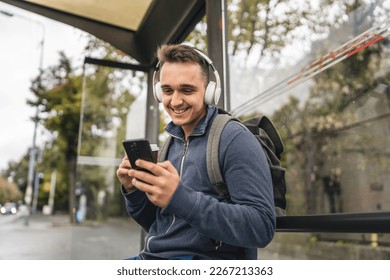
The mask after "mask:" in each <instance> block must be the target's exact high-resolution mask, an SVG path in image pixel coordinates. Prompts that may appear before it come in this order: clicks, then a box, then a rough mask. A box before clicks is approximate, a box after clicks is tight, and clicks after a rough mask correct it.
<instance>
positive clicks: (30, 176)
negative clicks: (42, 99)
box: [0, 10, 45, 207]
mask: <svg viewBox="0 0 390 280" xmlns="http://www.w3.org/2000/svg"><path fill="white" fill-rule="evenodd" d="M0 14H2V15H5V16H8V17H18V18H21V19H23V20H28V21H32V22H34V23H36V24H38V25H39V26H40V28H42V37H41V40H40V42H39V47H40V57H39V75H42V71H43V70H42V67H43V53H44V45H45V26H44V25H43V23H42V22H40V21H37V20H34V19H31V18H29V17H25V16H22V15H18V14H13V13H10V12H7V11H4V10H0ZM38 121H39V107H38V105H37V106H36V111H35V116H34V133H33V140H32V146H31V148H30V149H29V154H30V155H29V163H28V173H27V188H26V192H25V194H24V201H25V203H26V204H27V205H28V206H29V207H31V205H32V200H33V184H34V177H35V176H37V174H35V173H36V165H37V155H38V151H39V148H38V147H37V145H36V138H37V130H38ZM34 175H35V176H34Z"/></svg>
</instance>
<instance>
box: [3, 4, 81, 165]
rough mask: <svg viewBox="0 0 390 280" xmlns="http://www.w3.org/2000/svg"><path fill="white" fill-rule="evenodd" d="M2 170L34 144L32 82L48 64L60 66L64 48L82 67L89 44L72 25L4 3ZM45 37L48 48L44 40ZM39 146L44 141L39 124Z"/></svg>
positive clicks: (74, 61)
mask: <svg viewBox="0 0 390 280" xmlns="http://www.w3.org/2000/svg"><path fill="white" fill-rule="evenodd" d="M0 11H3V12H7V13H11V14H13V15H14V16H13V17H9V16H6V15H4V14H1V13H0V170H3V169H5V168H7V166H8V162H9V161H19V160H20V159H21V158H22V157H23V155H24V154H26V152H27V151H28V148H29V147H31V146H32V142H33V133H34V123H33V122H32V120H31V119H30V118H31V117H32V116H34V114H35V109H34V108H32V107H31V106H29V105H27V103H26V101H27V99H33V94H32V93H31V92H30V89H29V88H30V85H31V80H32V79H33V78H35V77H36V76H37V74H38V73H39V66H40V58H41V54H42V53H43V60H42V61H43V62H42V67H43V68H44V69H45V68H47V67H48V66H51V65H55V64H57V63H58V60H59V55H58V53H59V51H64V52H65V54H66V55H67V56H68V57H70V58H71V59H72V61H73V64H74V65H75V66H76V65H81V63H82V61H83V60H84V56H83V54H82V51H83V49H84V46H85V44H86V39H85V36H83V35H84V34H85V33H84V32H82V31H80V30H78V29H76V28H74V27H71V26H69V25H66V24H63V23H60V22H57V21H54V20H50V19H48V18H45V17H41V16H39V15H36V14H33V13H29V12H27V11H25V10H23V9H19V8H15V7H13V6H11V5H8V4H5V3H2V2H0ZM42 38H44V47H43V52H42V48H41V44H40V42H41V41H42ZM37 131H38V133H37V141H36V143H37V145H38V146H39V144H40V143H42V142H43V138H44V136H43V134H42V129H39V127H38V130H37Z"/></svg>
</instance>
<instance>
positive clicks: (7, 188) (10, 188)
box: [0, 177, 22, 204]
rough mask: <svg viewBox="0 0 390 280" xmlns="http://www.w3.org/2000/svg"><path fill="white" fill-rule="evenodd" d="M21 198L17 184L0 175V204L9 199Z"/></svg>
mask: <svg viewBox="0 0 390 280" xmlns="http://www.w3.org/2000/svg"><path fill="white" fill-rule="evenodd" d="M21 199H22V193H21V192H20V190H19V189H18V186H17V185H16V184H14V183H13V182H9V181H7V180H6V179H4V178H2V177H0V204H1V203H4V202H6V201H7V200H9V201H19V200H21Z"/></svg>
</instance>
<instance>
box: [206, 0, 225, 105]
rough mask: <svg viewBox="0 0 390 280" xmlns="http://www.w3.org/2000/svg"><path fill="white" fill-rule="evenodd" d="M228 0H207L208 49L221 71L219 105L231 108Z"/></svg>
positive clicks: (218, 69)
mask: <svg viewBox="0 0 390 280" xmlns="http://www.w3.org/2000/svg"><path fill="white" fill-rule="evenodd" d="M225 7H226V0H220V1H215V0H206V20H207V49H208V54H209V56H210V58H211V59H212V61H213V63H214V66H215V68H216V69H217V71H218V72H219V73H220V77H221V84H222V95H221V98H220V100H219V102H218V107H219V108H223V109H225V110H227V111H229V110H230V98H229V96H230V86H229V61H228V56H227V40H226V37H227V36H226V34H227V30H226V28H225V27H226V8H225Z"/></svg>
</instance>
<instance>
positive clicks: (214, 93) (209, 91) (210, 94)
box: [153, 48, 221, 105]
mask: <svg viewBox="0 0 390 280" xmlns="http://www.w3.org/2000/svg"><path fill="white" fill-rule="evenodd" d="M194 51H196V52H197V53H198V54H199V55H200V56H201V57H203V58H204V59H205V60H206V62H207V63H208V65H209V66H210V67H211V69H212V70H213V73H214V77H215V82H214V81H209V83H208V84H207V87H206V91H205V95H204V102H205V103H206V104H209V105H217V104H218V101H219V98H220V96H221V81H220V78H219V74H218V71H217V70H216V69H215V67H214V64H213V62H212V61H211V59H210V58H209V57H208V56H207V55H205V54H204V53H202V52H201V51H199V50H197V49H195V48H194ZM158 71H160V61H159V62H158V63H157V65H156V70H155V71H154V73H153V85H154V86H153V95H154V98H155V99H156V101H157V102H158V103H161V102H162V89H161V84H160V82H157V76H158Z"/></svg>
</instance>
